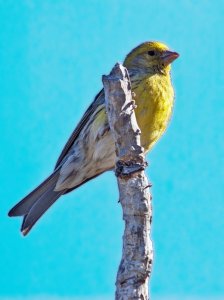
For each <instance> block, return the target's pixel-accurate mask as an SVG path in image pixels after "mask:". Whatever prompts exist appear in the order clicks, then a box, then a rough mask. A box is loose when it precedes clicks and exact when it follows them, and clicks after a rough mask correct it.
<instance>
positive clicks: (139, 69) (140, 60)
mask: <svg viewBox="0 0 224 300" xmlns="http://www.w3.org/2000/svg"><path fill="white" fill-rule="evenodd" d="M178 56H179V54H178V53H177V52H172V51H170V50H169V48H168V47H167V46H166V45H165V44H162V43H160V42H145V43H142V44H141V45H139V46H138V47H136V48H134V49H133V50H132V51H131V52H130V53H129V54H128V55H127V57H126V58H125V61H124V66H125V67H127V68H128V70H129V72H130V73H135V74H136V73H141V74H155V73H159V74H167V72H169V70H170V64H171V62H173V61H174V60H175V59H176V58H178ZM130 75H131V74H130Z"/></svg>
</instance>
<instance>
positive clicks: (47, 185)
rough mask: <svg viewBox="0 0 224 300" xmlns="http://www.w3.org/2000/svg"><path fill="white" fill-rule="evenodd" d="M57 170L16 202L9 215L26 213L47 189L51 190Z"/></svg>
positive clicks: (56, 177) (56, 176) (14, 215)
mask: <svg viewBox="0 0 224 300" xmlns="http://www.w3.org/2000/svg"><path fill="white" fill-rule="evenodd" d="M58 175H59V172H58V171H55V172H54V173H52V174H51V175H50V176H49V177H48V178H47V179H46V180H44V181H43V182H42V183H41V184H40V185H39V186H38V187H37V188H36V189H34V190H33V191H32V192H31V193H30V194H28V195H27V196H26V197H25V198H23V199H22V200H21V201H20V202H19V203H17V204H16V205H15V206H14V207H13V208H12V209H11V210H10V211H9V213H8V215H9V216H10V217H16V216H24V215H27V214H28V212H29V210H30V209H31V207H32V206H33V205H34V203H35V202H36V201H37V200H38V199H39V198H40V197H41V196H42V195H43V194H44V193H45V192H46V191H47V190H49V189H50V190H53V189H54V187H55V184H56V182H57V179H58Z"/></svg>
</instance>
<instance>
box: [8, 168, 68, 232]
mask: <svg viewBox="0 0 224 300" xmlns="http://www.w3.org/2000/svg"><path fill="white" fill-rule="evenodd" d="M58 176H59V171H58V170H56V171H55V172H54V173H53V174H51V175H50V176H49V177H48V178H47V179H46V180H45V181H44V182H42V183H41V184H40V185H39V186H38V187H37V188H36V189H35V190H33V191H32V192H31V193H30V194H29V195H27V196H26V197H25V198H23V199H22V200H21V201H20V202H19V203H17V204H16V205H15V206H14V207H13V208H12V209H11V210H10V211H9V213H8V215H9V216H10V217H16V216H24V218H23V223H22V227H21V231H22V233H23V235H27V233H28V232H29V231H30V229H31V228H32V227H33V225H34V224H35V223H36V222H37V221H38V220H39V218H40V217H41V216H42V215H43V214H44V213H45V211H46V210H47V209H48V208H49V207H50V206H51V205H52V204H53V203H54V202H55V201H56V200H57V199H58V198H59V197H60V196H61V195H62V194H64V192H65V191H54V188H55V185H56V182H57V180H58Z"/></svg>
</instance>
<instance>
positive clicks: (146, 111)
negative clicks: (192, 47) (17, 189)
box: [9, 42, 179, 235]
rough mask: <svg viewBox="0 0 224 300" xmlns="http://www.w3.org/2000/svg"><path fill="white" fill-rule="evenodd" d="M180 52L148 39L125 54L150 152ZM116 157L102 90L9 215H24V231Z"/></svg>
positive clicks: (166, 115) (167, 112) (169, 103)
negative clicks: (46, 171)
mask: <svg viewBox="0 0 224 300" xmlns="http://www.w3.org/2000/svg"><path fill="white" fill-rule="evenodd" d="M178 56H179V54H178V53H176V52H173V51H170V50H169V49H168V47H167V46H166V45H164V44H162V43H160V42H146V43H143V44H141V45H139V46H138V47H136V48H135V49H133V50H132V51H131V52H130V53H129V54H128V55H127V57H126V58H125V60H124V66H125V67H126V68H127V69H128V72H129V75H130V79H131V84H132V90H133V92H134V93H135V102H136V105H137V108H136V110H135V113H136V118H137V122H138V125H139V127H140V129H141V132H142V134H141V144H142V146H143V147H144V149H145V151H146V152H147V151H149V150H150V149H151V148H152V146H153V145H154V144H155V142H156V141H157V140H158V139H159V138H160V136H161V135H162V134H163V133H164V131H165V130H166V127H167V124H168V122H169V119H170V116H171V113H172V107H173V101H174V91H173V87H172V83H171V78H170V68H171V66H170V64H171V62H173V61H174V60H175V59H176V58H178ZM114 163H115V146H114V141H113V138H112V135H111V132H110V128H109V124H108V120H107V115H106V109H105V95H104V91H103V90H101V91H100V92H99V93H98V94H97V96H96V97H95V99H94V101H93V102H92V104H91V105H90V106H89V108H88V109H87V111H86V112H85V114H84V115H83V117H82V119H81V121H80V122H79V123H78V125H77V127H76V128H75V130H74V131H73V133H72V135H71V137H70V138H69V140H68V142H67V143H66V145H65V147H64V149H63V151H62V153H61V155H60V156H59V158H58V161H57V163H56V166H55V169H54V171H53V173H52V174H51V175H50V176H49V177H48V178H47V179H46V180H45V181H44V182H43V183H41V184H40V185H39V186H38V187H37V188H36V189H35V190H33V191H32V192H31V193H30V194H29V195H27V196H26V197H25V198H24V199H22V200H21V201H20V202H19V203H18V204H17V205H15V206H14V207H13V208H12V209H11V210H10V211H9V216H23V217H24V218H23V223H22V228H21V231H22V233H23V235H26V234H27V233H28V232H29V231H30V229H31V228H32V227H33V225H34V224H35V223H36V222H37V220H38V219H39V218H40V217H41V216H42V215H43V214H44V213H45V211H46V210H47V209H48V208H49V207H50V206H51V205H52V204H53V203H54V202H55V201H56V200H57V199H58V198H59V197H60V196H61V195H63V194H66V193H68V192H70V191H72V190H73V189H75V188H77V187H79V186H80V185H82V184H84V183H85V182H87V181H88V180H90V179H92V178H94V177H96V176H98V175H100V174H102V173H103V172H105V171H107V170H112V169H113V168H114Z"/></svg>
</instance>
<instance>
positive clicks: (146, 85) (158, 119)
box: [132, 74, 174, 151]
mask: <svg viewBox="0 0 224 300" xmlns="http://www.w3.org/2000/svg"><path fill="white" fill-rule="evenodd" d="M132 90H133V91H134V93H135V95H136V96H135V101H136V105H137V108H136V110H135V113H136V118H137V121H138V125H139V127H140V129H141V132H142V134H141V142H142V146H143V147H144V148H145V151H149V150H150V149H151V148H152V146H153V145H154V144H155V143H156V141H157V140H158V139H159V138H160V137H161V135H162V134H163V133H164V132H165V130H166V128H167V125H168V122H169V119H170V117H171V114H172V108H173V100H174V91H173V87H172V84H171V80H170V75H158V74H155V75H153V76H151V77H149V78H145V79H142V80H141V82H138V84H133V85H132Z"/></svg>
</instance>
